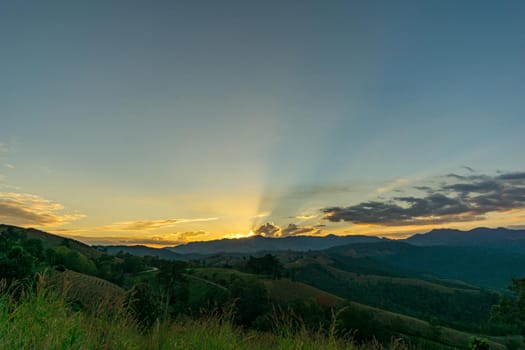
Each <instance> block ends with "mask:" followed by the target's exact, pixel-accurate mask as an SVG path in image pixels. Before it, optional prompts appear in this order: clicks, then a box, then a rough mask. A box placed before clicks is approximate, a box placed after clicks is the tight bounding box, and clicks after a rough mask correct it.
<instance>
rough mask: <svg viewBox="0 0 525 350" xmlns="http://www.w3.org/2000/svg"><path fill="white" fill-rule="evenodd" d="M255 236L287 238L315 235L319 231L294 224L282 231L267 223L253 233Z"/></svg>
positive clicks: (276, 226)
mask: <svg viewBox="0 0 525 350" xmlns="http://www.w3.org/2000/svg"><path fill="white" fill-rule="evenodd" d="M254 233H255V234H258V235H261V236H263V237H288V236H299V235H317V234H319V233H321V230H320V229H319V228H316V227H311V226H298V225H296V224H289V225H288V226H287V227H285V228H284V229H283V228H281V227H279V226H278V225H276V224H274V223H273V222H267V223H265V224H263V225H261V226H259V228H258V229H256V230H255V231H254Z"/></svg>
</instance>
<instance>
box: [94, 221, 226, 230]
mask: <svg viewBox="0 0 525 350" xmlns="http://www.w3.org/2000/svg"><path fill="white" fill-rule="evenodd" d="M218 219H219V218H195V219H162V220H135V221H119V222H114V223H112V224H109V225H106V226H101V227H97V228H95V230H97V231H149V230H158V229H164V228H168V227H172V226H174V225H178V224H182V223H189V222H205V221H214V220H218Z"/></svg>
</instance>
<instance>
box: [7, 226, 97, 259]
mask: <svg viewBox="0 0 525 350" xmlns="http://www.w3.org/2000/svg"><path fill="white" fill-rule="evenodd" d="M3 234H6V235H22V236H24V237H26V238H27V239H38V240H40V241H42V242H43V244H44V246H45V247H47V248H51V247H58V246H67V247H69V248H71V249H73V250H75V251H77V252H79V253H82V254H84V255H86V256H88V257H90V258H96V257H99V256H101V255H102V253H101V252H100V251H98V250H97V249H95V248H93V247H91V246H89V245H87V244H84V243H82V242H79V241H76V240H74V239H71V238H66V237H62V236H58V235H54V234H51V233H47V232H44V231H40V230H36V229H34V228H22V227H17V226H12V225H4V224H0V235H3Z"/></svg>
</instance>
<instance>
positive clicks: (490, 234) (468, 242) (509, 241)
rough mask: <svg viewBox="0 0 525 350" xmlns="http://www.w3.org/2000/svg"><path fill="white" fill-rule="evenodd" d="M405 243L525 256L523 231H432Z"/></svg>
mask: <svg viewBox="0 0 525 350" xmlns="http://www.w3.org/2000/svg"><path fill="white" fill-rule="evenodd" d="M405 242H407V243H410V244H413V245H418V246H438V245H441V246H466V247H485V248H495V249H501V250H505V251H509V252H514V253H522V254H525V230H510V229H506V228H495V229H491V228H485V227H480V228H475V229H473V230H470V231H460V230H452V229H438V230H432V231H430V232H428V233H424V234H416V235H414V236H412V237H410V238H408V239H406V240H405Z"/></svg>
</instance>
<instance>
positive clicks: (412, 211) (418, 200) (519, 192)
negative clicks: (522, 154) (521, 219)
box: [322, 173, 525, 226]
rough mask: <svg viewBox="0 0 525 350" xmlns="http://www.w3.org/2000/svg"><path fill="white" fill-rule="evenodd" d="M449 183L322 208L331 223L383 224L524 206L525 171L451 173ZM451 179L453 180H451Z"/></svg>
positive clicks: (462, 217)
mask: <svg viewBox="0 0 525 350" xmlns="http://www.w3.org/2000/svg"><path fill="white" fill-rule="evenodd" d="M446 178H448V179H449V182H445V183H441V184H439V185H434V186H432V187H430V186H416V187H414V188H415V189H417V190H420V191H424V192H425V196H423V197H416V196H403V197H394V198H391V199H386V200H377V201H367V202H362V203H359V204H356V205H352V206H348V207H327V208H324V209H322V212H323V213H324V219H326V220H329V221H331V222H343V221H344V222H352V223H355V224H377V225H383V226H402V225H422V224H441V223H451V222H464V221H474V220H483V219H485V215H486V214H488V213H493V212H505V211H510V210H513V209H519V208H524V207H525V173H505V174H500V175H497V176H488V175H478V174H475V175H468V176H462V175H457V174H448V175H447V176H446ZM450 181H452V183H450Z"/></svg>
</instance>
